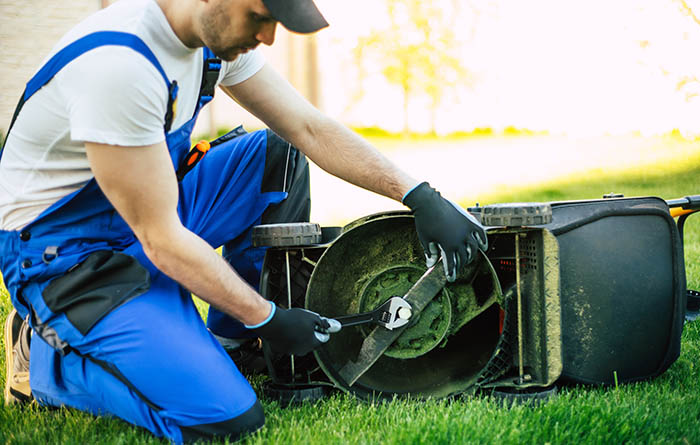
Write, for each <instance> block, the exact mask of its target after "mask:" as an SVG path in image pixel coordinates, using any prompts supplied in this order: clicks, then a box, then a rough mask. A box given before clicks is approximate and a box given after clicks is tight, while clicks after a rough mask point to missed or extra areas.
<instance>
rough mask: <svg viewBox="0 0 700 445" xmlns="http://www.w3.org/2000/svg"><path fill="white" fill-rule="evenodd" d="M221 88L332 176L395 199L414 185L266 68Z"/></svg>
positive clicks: (365, 143) (366, 145)
mask: <svg viewBox="0 0 700 445" xmlns="http://www.w3.org/2000/svg"><path fill="white" fill-rule="evenodd" d="M222 89H223V90H224V91H226V93H227V94H228V95H229V96H231V97H232V98H233V99H234V100H235V101H236V102H238V103H239V104H241V105H242V106H243V107H244V108H246V109H247V110H248V111H250V112H251V113H252V114H253V115H255V116H257V117H258V118H260V119H261V120H262V121H263V122H265V124H266V125H268V126H269V127H270V128H271V129H272V130H274V131H275V132H276V133H277V134H279V135H280V136H281V137H283V138H284V139H286V140H287V141H289V142H291V143H292V144H294V146H296V147H297V148H299V149H300V150H301V151H302V152H304V154H306V155H307V156H308V157H309V158H310V159H311V160H312V161H314V163H316V164H317V165H318V166H319V167H321V168H323V169H324V170H326V171H327V172H328V173H330V174H332V175H334V176H337V177H339V178H341V179H344V180H346V181H348V182H350V183H352V184H355V185H357V186H360V187H362V188H365V189H367V190H370V191H373V192H376V193H379V194H381V195H384V196H386V197H389V198H392V199H395V200H397V201H401V198H402V197H403V196H404V194H406V192H408V191H409V190H410V189H411V187H413V186H415V185H416V184H417V183H418V181H416V180H415V179H413V178H411V177H410V176H408V175H407V174H406V173H404V172H403V171H401V170H400V169H399V168H398V167H396V166H395V165H394V164H392V163H391V162H390V161H389V160H388V159H387V158H386V157H384V156H383V155H382V154H381V153H379V152H378V151H377V149H375V148H374V147H372V145H370V144H369V143H368V142H367V141H365V140H364V139H362V138H361V137H359V136H358V135H356V134H355V133H353V132H352V131H350V130H349V129H347V128H346V127H345V126H344V125H342V124H340V123H339V122H337V121H336V120H334V119H331V118H329V117H328V116H326V115H324V114H323V113H321V112H319V111H318V110H317V109H316V108H315V107H313V106H312V105H311V104H310V103H309V102H307V101H306V99H304V98H303V97H302V96H300V95H299V93H297V92H296V91H295V90H294V88H292V86H291V85H289V83H288V82H287V81H286V80H285V79H283V78H282V77H281V76H279V74H277V73H276V72H275V70H274V69H272V68H271V67H269V66H267V65H266V66H264V67H263V68H262V69H261V70H260V71H259V72H258V73H256V74H255V75H254V76H252V77H251V78H249V79H248V80H246V81H244V82H241V83H239V84H237V85H234V86H230V87H222Z"/></svg>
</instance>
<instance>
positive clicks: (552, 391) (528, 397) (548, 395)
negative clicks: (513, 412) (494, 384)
mask: <svg viewBox="0 0 700 445" xmlns="http://www.w3.org/2000/svg"><path fill="white" fill-rule="evenodd" d="M558 392H559V390H558V388H557V387H556V386H549V387H546V388H526V389H517V388H506V387H504V388H495V389H493V390H484V393H485V394H486V395H490V396H493V397H494V398H495V399H496V400H498V401H500V402H502V403H503V404H504V405H507V406H513V405H528V404H537V403H541V402H546V401H548V400H550V399H553V398H554V397H556V396H557V393H558Z"/></svg>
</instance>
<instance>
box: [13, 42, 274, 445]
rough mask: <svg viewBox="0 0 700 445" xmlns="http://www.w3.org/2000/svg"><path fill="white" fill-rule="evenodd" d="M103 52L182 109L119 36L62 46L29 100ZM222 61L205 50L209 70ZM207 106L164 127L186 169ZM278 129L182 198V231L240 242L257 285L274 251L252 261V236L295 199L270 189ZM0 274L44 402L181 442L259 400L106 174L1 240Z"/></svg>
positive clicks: (227, 151) (222, 148)
mask: <svg viewBox="0 0 700 445" xmlns="http://www.w3.org/2000/svg"><path fill="white" fill-rule="evenodd" d="M105 45H119V46H126V47H129V48H132V49H133V50H134V51H136V52H138V53H139V54H141V55H142V56H143V57H145V58H146V59H147V60H149V61H150V62H151V63H152V64H153V66H154V67H155V68H156V69H157V70H158V71H159V72H160V74H161V76H162V77H163V80H164V84H165V85H164V87H165V88H167V90H168V92H169V97H170V102H171V104H172V102H174V100H175V99H176V96H177V85H176V82H171V81H170V80H169V79H168V77H167V76H166V74H165V72H164V70H163V68H162V67H161V65H160V64H159V63H158V60H156V58H155V56H154V54H153V53H152V52H151V51H150V49H149V48H148V47H147V46H146V45H145V44H144V43H143V41H141V40H140V39H139V38H138V37H136V36H134V35H131V34H126V33H120V32H111V31H109V32H107V31H104V32H97V33H94V34H90V35H87V36H85V37H83V38H81V39H79V40H77V41H76V42H74V43H72V44H70V45H68V46H67V47H66V48H64V49H63V50H61V51H59V52H58V53H57V54H56V55H55V56H54V57H53V58H51V59H50V60H49V61H48V62H47V63H46V65H44V67H42V69H41V70H40V71H39V72H38V73H37V74H36V75H35V76H34V78H32V79H31V80H30V82H29V83H28V84H27V89H26V91H25V94H24V101H27V100H29V99H30V98H31V96H32V95H33V94H34V93H35V92H36V91H38V90H39V89H40V88H41V87H43V86H44V85H45V84H46V83H48V82H49V81H50V80H51V78H52V77H53V76H54V75H55V74H56V73H57V72H58V71H59V70H60V69H62V68H63V67H64V66H65V65H66V64H67V63H69V62H70V61H71V60H73V59H75V58H76V57H79V56H80V55H81V54H83V53H85V52H87V51H89V50H91V49H94V48H96V47H99V46H105ZM211 57H213V55H212V54H211V52H210V51H209V50H208V49H205V63H207V59H209V58H211ZM209 61H210V62H211V60H209ZM209 100H211V97H201V98H200V102H199V104H198V106H197V111H196V112H195V113H194V116H193V118H192V119H191V120H190V121H189V122H187V123H186V124H185V125H183V126H182V127H181V128H178V129H176V130H174V131H168V130H169V129H168V128H166V142H167V145H168V149H169V151H170V155H171V158H172V161H173V164H174V166H175V168H177V166H178V165H179V164H180V162H181V160H182V159H183V157H184V156H185V155H186V154H187V152H188V151H189V148H190V134H191V132H192V128H193V126H194V122H195V119H196V117H197V114H198V112H199V110H200V109H201V107H202V106H203V105H204V104H205V103H207V102H208V101H209ZM169 114H170V106H169ZM169 119H172V115H171V116H169ZM166 120H168V119H166ZM166 125H167V124H166ZM268 134H269V133H268V132H265V131H260V132H254V133H250V134H245V135H242V136H239V137H236V138H235V139H232V140H230V141H227V142H225V143H222V144H220V145H218V146H216V147H213V148H212V149H211V150H210V151H209V152H208V154H207V155H206V156H205V157H204V159H203V160H202V161H201V162H199V163H198V164H197V165H196V166H195V167H194V169H193V170H192V171H191V172H190V173H189V174H187V175H186V176H185V177H184V179H183V180H182V181H181V182H180V190H179V192H180V200H179V206H178V211H179V215H180V218H181V220H182V223H183V224H184V226H185V227H187V228H188V229H189V230H191V231H192V232H194V233H195V234H197V235H198V236H200V237H201V238H203V239H204V240H205V241H206V242H208V243H209V244H210V245H211V246H213V247H218V246H221V245H223V244H224V243H226V242H229V244H228V250H229V252H234V253H241V255H240V262H241V264H236V258H235V257H236V255H229V258H230V259H231V258H232V256H233V258H232V259H233V266H234V268H239V267H240V268H241V269H248V270H252V271H253V273H252V275H251V278H249V279H251V280H254V272H255V269H256V268H257V271H258V273H259V267H260V262H261V260H262V255H263V254H262V253H261V252H260V251H255V252H252V253H251V248H250V238H249V236H246V234H248V233H249V232H250V229H251V227H252V226H253V225H256V224H259V223H260V220H261V216H262V214H263V212H264V211H265V210H266V208H267V207H268V206H269V205H271V204H276V203H279V202H281V201H283V200H284V199H285V198H286V197H287V193H286V192H284V191H277V192H274V191H273V192H263V191H262V190H261V181H262V176H263V169H264V166H265V156H266V149H265V148H266V144H267V138H268ZM0 155H1V153H0ZM231 240H235V241H233V242H230V241H231ZM246 252H247V253H246ZM252 263H256V264H255V265H252V266H251V264H252ZM0 267H1V268H2V274H3V277H4V280H5V284H6V286H7V288H8V290H9V291H10V295H11V297H12V303H13V305H14V306H15V308H16V309H17V311H18V312H19V314H20V315H21V316H22V317H23V318H28V320H29V322H30V324H31V325H32V328H33V329H34V331H35V335H33V337H32V342H31V360H30V379H31V388H32V392H33V394H34V396H35V398H36V399H37V400H38V401H39V403H41V404H45V405H50V406H60V405H67V406H71V407H74V408H78V409H81V410H85V411H88V412H91V413H94V414H112V415H116V416H118V417H121V418H123V419H125V420H127V421H129V422H131V423H133V424H135V425H139V426H142V427H145V428H147V429H148V430H150V431H151V432H153V433H154V434H155V435H157V436H165V437H168V438H169V439H171V440H172V441H174V442H176V443H180V442H182V441H183V439H185V440H186V439H187V438H188V437H196V435H195V436H192V435H191V434H190V433H192V431H193V429H194V430H196V429H197V428H198V427H199V426H202V425H204V426H205V427H206V426H207V425H214V426H216V425H217V424H219V423H221V422H226V421H227V420H230V419H232V418H235V417H236V416H239V415H241V414H242V413H245V412H247V411H249V410H250V409H251V407H253V406H254V405H256V404H258V402H257V398H256V395H255V393H254V391H253V390H252V388H251V387H250V385H249V384H248V382H247V381H246V379H245V378H244V377H243V376H242V375H241V374H240V372H239V371H238V370H237V369H236V367H235V365H234V364H233V362H232V361H231V359H230V358H229V357H228V356H227V355H226V353H225V352H224V350H223V349H222V348H221V346H220V345H219V344H218V342H217V341H216V340H215V339H214V338H213V336H212V335H211V334H210V333H209V332H208V330H207V328H206V326H205V325H204V323H203V322H202V320H201V318H200V316H199V314H198V313H197V310H196V308H195V306H194V304H193V302H192V299H191V297H190V293H189V292H188V291H187V290H186V289H184V288H182V287H181V286H180V285H179V284H178V283H176V282H175V281H173V280H172V279H170V278H169V277H167V276H166V275H165V274H163V273H162V272H160V271H159V270H158V269H156V268H155V267H154V266H153V264H152V263H151V262H150V261H149V260H148V258H147V257H146V256H145V254H144V252H143V249H142V246H141V244H140V243H139V241H138V240H137V239H136V238H135V236H134V234H133V232H132V231H131V229H130V228H129V227H128V226H127V224H126V223H125V222H124V220H123V219H122V218H121V217H120V216H119V215H118V214H117V212H116V211H115V209H114V208H113V207H112V205H111V204H110V203H109V202H108V200H107V199H106V198H105V196H104V195H103V194H102V192H101V191H100V189H99V187H98V186H97V184H96V182H95V180H94V179H92V180H91V181H89V182H88V183H87V184H86V185H85V186H84V187H82V188H81V189H80V190H78V191H76V192H74V193H71V194H70V195H68V196H66V197H64V198H63V199H61V200H59V201H58V202H56V203H55V204H53V205H52V206H51V207H49V208H48V209H47V210H45V211H44V212H43V213H42V214H41V215H40V216H39V217H38V218H36V219H35V220H34V221H32V222H31V223H30V224H29V225H27V226H26V227H24V228H23V229H22V230H19V231H0ZM193 272H195V273H196V271H193ZM249 275H250V274H249ZM215 318H217V317H216V316H215ZM218 319H221V317H218ZM36 334H38V335H36ZM258 406H259V404H258ZM205 429H206V428H205ZM188 434H189V436H188Z"/></svg>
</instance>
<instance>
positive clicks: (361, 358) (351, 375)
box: [338, 260, 447, 386]
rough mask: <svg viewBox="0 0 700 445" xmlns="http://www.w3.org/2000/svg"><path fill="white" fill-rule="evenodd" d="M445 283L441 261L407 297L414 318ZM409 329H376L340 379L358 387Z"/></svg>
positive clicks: (346, 365) (342, 370) (427, 272)
mask: <svg viewBox="0 0 700 445" xmlns="http://www.w3.org/2000/svg"><path fill="white" fill-rule="evenodd" d="M445 283H447V278H446V277H445V272H444V271H443V267H442V260H440V261H438V262H437V263H436V264H435V265H433V266H432V267H431V268H430V269H428V270H427V271H426V272H425V273H424V274H423V276H422V277H420V279H419V280H418V281H416V283H415V284H414V285H413V286H412V287H411V289H409V291H408V292H407V293H406V295H405V296H404V297H403V299H404V300H406V301H407V302H408V303H409V304H410V305H411V308H412V309H413V317H417V316H418V315H419V314H420V312H421V311H422V310H423V309H424V308H425V307H426V306H427V305H428V303H430V302H431V301H432V300H433V298H435V296H436V295H437V294H438V292H440V290H441V289H442V288H443V287H444V286H445ZM407 326H408V325H405V326H402V327H400V328H396V329H394V330H391V331H390V330H387V329H384V328H381V329H380V328H374V330H373V331H372V332H371V333H370V334H369V335H368V336H367V337H366V338H365V339H364V341H363V342H362V347H361V348H360V352H359V354H358V355H357V360H356V361H352V360H349V361H348V362H347V363H346V364H345V365H344V366H343V367H342V368H341V369H340V370H339V371H338V374H339V375H340V377H342V379H343V380H345V382H347V384H348V386H352V385H354V384H355V382H357V380H358V379H359V378H360V377H362V375H363V374H364V373H365V372H367V370H368V369H369V368H371V367H372V365H374V363H375V362H376V361H377V360H379V357H381V356H382V354H384V351H386V350H387V349H388V348H389V346H391V344H392V343H393V342H394V340H396V339H397V338H398V337H399V335H401V333H402V332H403V331H404V329H406V327H407Z"/></svg>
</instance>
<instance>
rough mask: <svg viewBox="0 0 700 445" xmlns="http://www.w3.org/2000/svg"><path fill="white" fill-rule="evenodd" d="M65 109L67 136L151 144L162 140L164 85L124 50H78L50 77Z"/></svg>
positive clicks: (139, 57)
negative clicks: (57, 89) (68, 122)
mask: <svg viewBox="0 0 700 445" xmlns="http://www.w3.org/2000/svg"><path fill="white" fill-rule="evenodd" d="M56 80H57V81H58V82H59V85H60V87H61V91H62V93H63V94H64V98H65V100H66V103H67V107H68V115H69V119H70V132H71V139H73V140H75V141H88V142H97V143H103V144H110V145H122V146H139V145H151V144H156V143H158V142H161V141H163V140H164V139H165V132H164V129H163V127H164V122H165V113H166V109H167V104H168V91H167V84H166V83H165V80H164V79H163V77H162V76H161V75H160V74H159V73H158V71H157V70H156V68H155V67H154V66H153V65H152V64H151V63H150V62H149V61H148V60H146V58H144V57H143V56H142V55H141V54H139V53H137V52H136V51H134V50H132V49H130V48H121V47H104V48H98V49H95V50H93V51H90V52H89V53H86V54H83V55H82V56H80V57H79V58H77V59H76V60H74V61H73V62H71V63H70V64H69V65H67V66H66V67H65V68H64V69H63V70H62V71H61V72H59V74H57V76H56Z"/></svg>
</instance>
